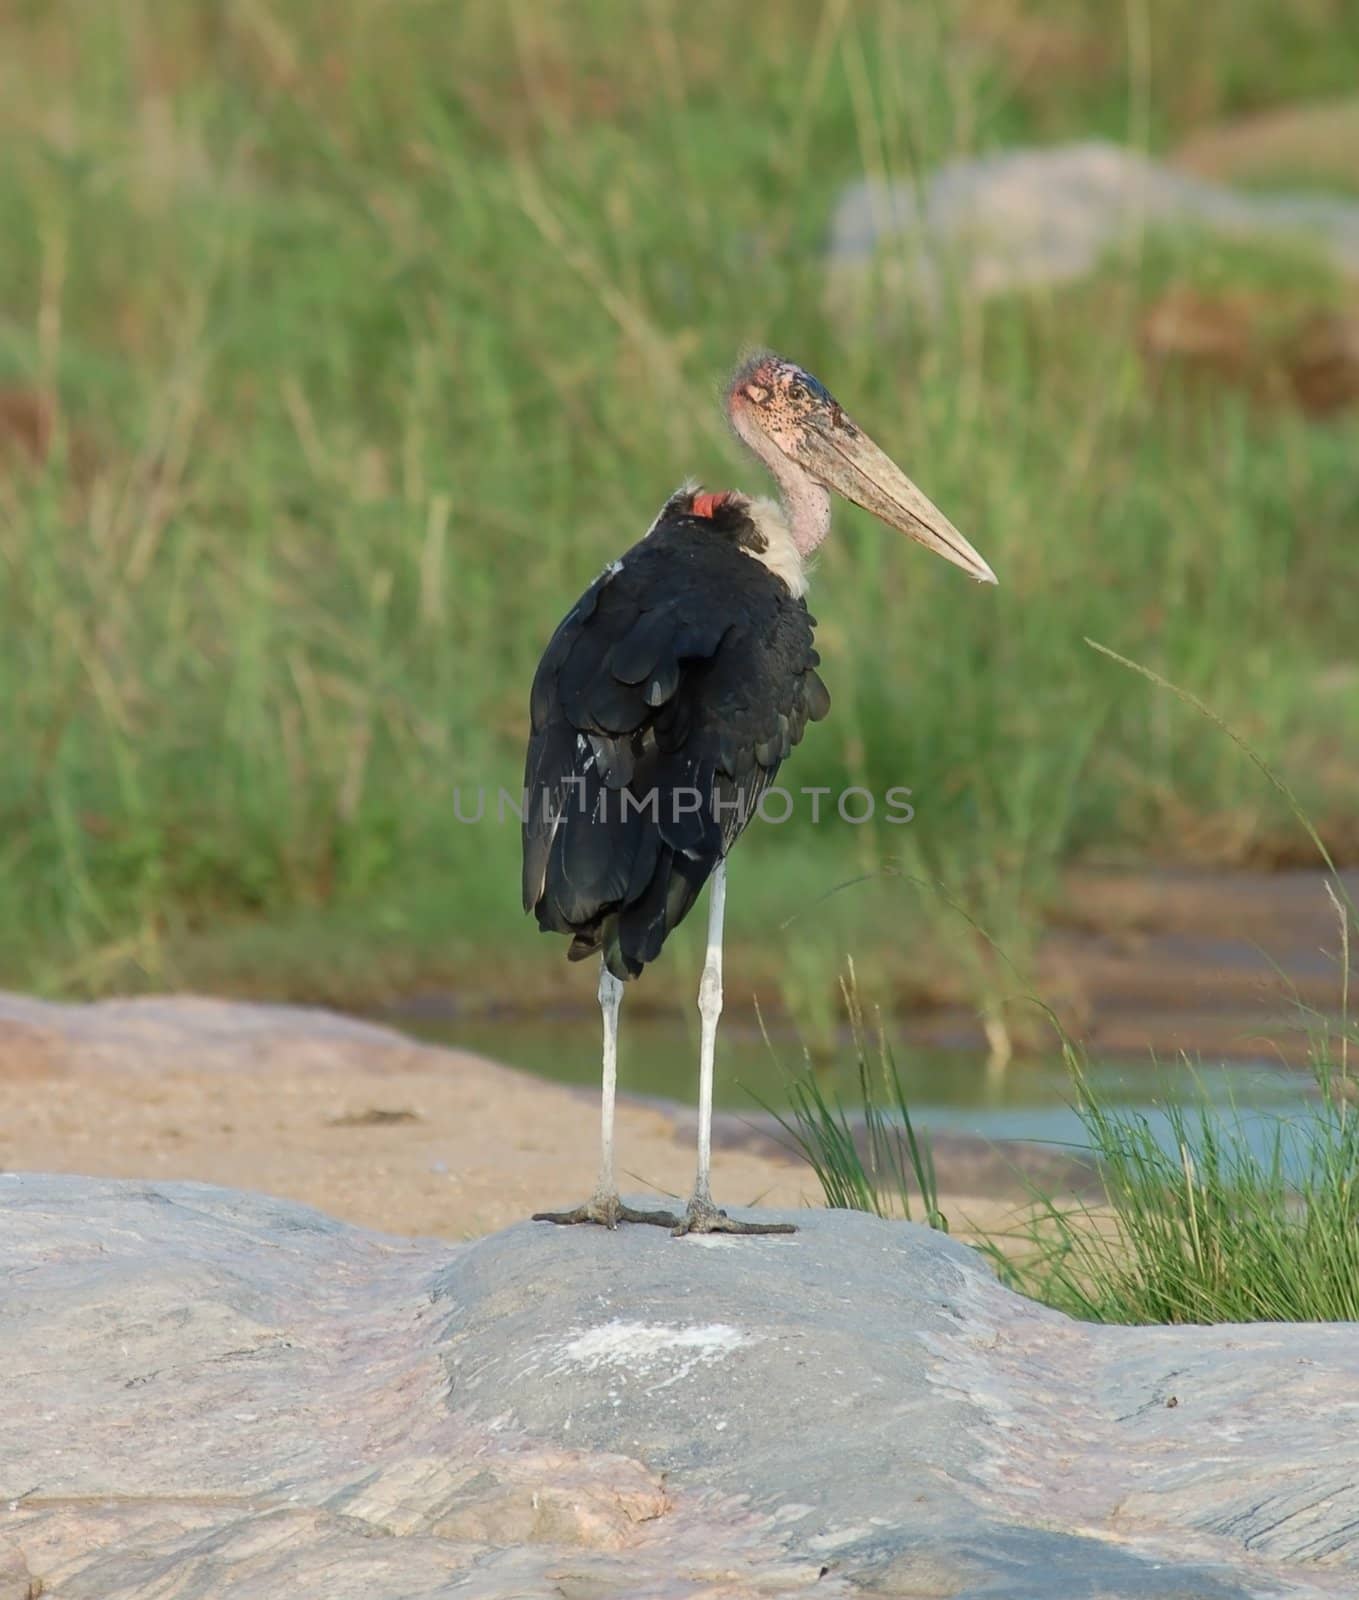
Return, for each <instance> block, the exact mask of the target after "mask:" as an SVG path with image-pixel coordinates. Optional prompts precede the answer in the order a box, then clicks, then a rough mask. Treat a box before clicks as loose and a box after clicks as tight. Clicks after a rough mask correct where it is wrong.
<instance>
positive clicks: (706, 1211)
mask: <svg viewBox="0 0 1359 1600" xmlns="http://www.w3.org/2000/svg"><path fill="white" fill-rule="evenodd" d="M726 908H727V864H726V862H725V861H719V862H718V864H717V866H716V868H715V869H714V870H713V875H712V877H711V878H710V879H709V880H708V954H707V958H706V959H705V961H704V963H703V977H702V978H701V979H700V980H699V986H698V1014H699V1017H700V1018H701V1019H702V1033H701V1036H700V1038H701V1043H700V1046H699V1049H700V1055H699V1063H698V1171H697V1173H696V1174H695V1176H694V1192H693V1194H692V1195H691V1196H690V1197H689V1204H688V1207H687V1208H686V1210H685V1213H684V1217H683V1219H682V1220H681V1221H680V1222H679V1224H678V1225H677V1226H676V1228H675V1232H676V1233H796V1232H797V1229H796V1228H794V1227H793V1225H792V1223H790V1222H737V1221H735V1220H733V1219H732V1218H731V1217H729V1216H728V1215H727V1213H726V1212H725V1211H719V1210H718V1208H717V1207H716V1206H715V1205H714V1204H713V1197H712V1190H711V1188H710V1187H709V1171H710V1168H711V1166H712V1133H713V1057H714V1054H715V1053H716V1047H717V1019H718V1018H719V1017H720V1016H721V1015H722V923H723V918H724V916H725V913H726Z"/></svg>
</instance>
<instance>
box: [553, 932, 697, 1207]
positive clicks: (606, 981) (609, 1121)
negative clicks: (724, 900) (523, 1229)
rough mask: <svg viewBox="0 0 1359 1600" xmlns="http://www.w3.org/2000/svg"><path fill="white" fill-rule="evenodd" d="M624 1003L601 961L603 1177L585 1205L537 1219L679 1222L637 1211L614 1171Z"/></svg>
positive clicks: (618, 986)
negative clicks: (628, 1202)
mask: <svg viewBox="0 0 1359 1600" xmlns="http://www.w3.org/2000/svg"><path fill="white" fill-rule="evenodd" d="M622 1004H623V985H622V983H621V982H620V981H619V980H618V979H617V978H615V977H614V975H613V973H611V972H610V971H609V969H608V968H607V967H606V966H605V965H604V963H603V961H602V960H601V961H600V963H599V1009H600V1011H601V1012H602V1013H603V1017H604V1072H603V1087H602V1090H601V1093H600V1129H599V1181H598V1183H596V1184H595V1192H594V1193H593V1194H592V1195H591V1196H590V1198H589V1199H588V1200H587V1201H586V1202H585V1204H584V1205H583V1206H576V1207H575V1208H574V1210H571V1211H538V1212H535V1213H534V1217H533V1220H534V1221H535V1222H597V1223H599V1224H600V1225H601V1226H603V1227H605V1228H616V1227H617V1226H618V1224H619V1223H620V1222H654V1223H657V1224H658V1225H659V1226H661V1227H663V1228H673V1227H676V1226H677V1225H678V1222H679V1219H678V1217H675V1216H673V1215H672V1214H671V1213H670V1212H669V1211H637V1210H635V1209H634V1208H633V1207H632V1206H625V1205H624V1204H623V1202H622V1200H621V1199H620V1198H619V1195H618V1181H617V1179H616V1178H615V1177H614V1171H613V1111H614V1100H615V1097H616V1094H617V1089H618V1012H619V1009H620V1007H621V1006H622Z"/></svg>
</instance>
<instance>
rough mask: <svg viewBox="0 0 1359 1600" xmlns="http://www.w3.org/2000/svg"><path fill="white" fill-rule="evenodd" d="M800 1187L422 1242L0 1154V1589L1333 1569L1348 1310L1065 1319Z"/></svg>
mask: <svg viewBox="0 0 1359 1600" xmlns="http://www.w3.org/2000/svg"><path fill="white" fill-rule="evenodd" d="M795 1220H796V1221H797V1223H798V1225H799V1229H800V1231H799V1232H798V1233H797V1234H796V1235H794V1236H792V1237H772V1238H756V1239H725V1238H721V1237H717V1238H713V1239H688V1240H674V1239H671V1238H670V1237H669V1236H668V1235H667V1234H665V1233H663V1232H662V1231H660V1230H657V1229H650V1228H632V1229H623V1230H620V1231H619V1232H618V1233H616V1234H607V1233H604V1232H602V1231H600V1230H595V1229H555V1228H552V1227H550V1226H547V1225H543V1224H537V1225H535V1224H531V1223H524V1224H521V1225H518V1226H516V1227H513V1228H511V1229H509V1230H508V1231H506V1232H504V1233H501V1234H497V1235H493V1236H491V1237H488V1238H485V1239H481V1240H478V1241H476V1242H475V1243H472V1244H469V1245H462V1246H457V1247H450V1246H446V1245H441V1244H438V1243H435V1242H430V1241H411V1240H404V1239H392V1238H388V1237H385V1236H382V1235H377V1234H372V1233H367V1232H365V1231H362V1230H359V1229H354V1228H350V1227H346V1226H344V1225H342V1224H339V1223H336V1222H333V1221H331V1220H330V1219H328V1218H326V1217H324V1216H322V1215H321V1214H319V1213H317V1212H313V1211H309V1210H307V1209H305V1208H303V1207H300V1206H296V1205H292V1204H289V1203H286V1202H283V1201H277V1200H271V1199H266V1198H263V1197H260V1196H253V1195H247V1194H239V1193H234V1192H232V1191H228V1190H222V1189H214V1188H210V1187H208V1186H205V1185H198V1184H145V1183H140V1184H139V1183H123V1182H111V1181H103V1180H86V1179H77V1178H55V1177H46V1176H36V1175H22V1174H12V1175H6V1176H3V1177H0V1238H3V1240H4V1243H3V1246H2V1247H0V1280H2V1281H3V1285H4V1290H3V1299H0V1393H3V1394H4V1396H5V1410H4V1421H3V1425H0V1596H3V1597H4V1600H10V1596H11V1595H14V1596H23V1595H25V1594H27V1593H30V1592H32V1593H36V1592H38V1589H39V1587H40V1588H41V1592H42V1593H44V1594H50V1595H58V1596H62V1597H69V1600H133V1597H139V1600H143V1597H152V1596H154V1597H156V1600H169V1597H174V1600H198V1597H202V1600H208V1597H211V1600H243V1597H247V1596H251V1597H253V1596H268V1595H274V1594H279V1593H285V1592H286V1593H287V1594H289V1595H290V1596H313V1595H314V1596H318V1597H320V1596H325V1597H326V1600H349V1597H351V1596H352V1597H354V1600H358V1597H360V1596H362V1597H363V1600H433V1597H442V1596H450V1597H451V1596H459V1597H462V1596H473V1597H487V1600H490V1597H498V1600H508V1597H510V1596H535V1597H536V1596H540V1595H541V1596H552V1597H565V1600H587V1597H589V1600H592V1597H596V1596H609V1595H618V1596H628V1597H634V1596H656V1597H665V1596H676V1597H681V1596H694V1597H697V1596H699V1595H704V1596H709V1597H713V1596H733V1597H734V1596H747V1595H794V1594H802V1593H806V1592H809V1591H814V1592H815V1593H816V1594H818V1595H852V1594H864V1595H879V1596H916V1597H921V1600H923V1597H943V1596H976V1597H979V1600H980V1597H990V1600H1021V1597H1022V1600H1034V1597H1043V1600H1049V1597H1051V1600H1114V1597H1123V1596H1129V1597H1132V1596H1138V1597H1141V1596H1147V1597H1159V1600H1172V1597H1173V1600H1191V1597H1193V1600H1244V1597H1256V1600H1263V1597H1266V1596H1270V1597H1273V1596H1321V1595H1351V1594H1353V1593H1355V1592H1356V1590H1357V1589H1359V1541H1357V1540H1356V1532H1355V1530H1356V1529H1359V1438H1357V1437H1356V1431H1355V1428H1354V1425H1353V1422H1352V1417H1353V1412H1354V1407H1355V1405H1356V1399H1355V1397H1356V1395H1359V1347H1357V1346H1356V1341H1355V1339H1354V1336H1353V1330H1352V1329H1351V1328H1349V1327H1327V1326H1289V1327H1284V1326H1276V1325H1258V1326H1252V1327H1218V1328H1180V1329H1136V1328H1101V1327H1091V1326H1086V1325H1083V1324H1078V1323H1074V1322H1071V1321H1070V1320H1068V1319H1067V1318H1064V1317H1062V1316H1060V1315H1058V1314H1057V1313H1055V1312H1051V1311H1048V1310H1045V1309H1044V1308H1042V1307H1039V1306H1036V1305H1034V1304H1033V1303H1031V1302H1029V1301H1026V1300H1023V1299H1021V1298H1019V1297H1017V1296H1015V1295H1013V1294H1011V1293H1009V1292H1008V1291H1007V1290H1005V1289H1004V1288H1003V1287H1002V1286H1001V1285H1000V1284H999V1283H998V1282H997V1281H996V1280H995V1278H994V1277H993V1276H992V1274H991V1273H990V1272H989V1271H988V1269H987V1268H986V1266H985V1264H984V1263H983V1262H982V1261H981V1259H980V1258H979V1257H978V1256H976V1255H975V1254H974V1253H973V1252H972V1251H970V1250H968V1249H967V1248H965V1247H964V1246H962V1245H959V1244H957V1243H955V1242H954V1241H951V1240H949V1239H947V1238H944V1237H942V1236H940V1235H937V1234H932V1233H930V1232H928V1231H927V1230H925V1229H923V1228H919V1227H913V1226H911V1225H908V1224H902V1223H887V1222H881V1221H878V1220H876V1219H874V1218H870V1217H866V1216H861V1215H858V1214H855V1213H845V1212H803V1213H799V1214H798V1215H797V1216H796V1218H795ZM1172 1402H1173V1403H1172Z"/></svg>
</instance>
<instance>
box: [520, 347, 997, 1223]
mask: <svg viewBox="0 0 1359 1600" xmlns="http://www.w3.org/2000/svg"><path fill="white" fill-rule="evenodd" d="M726 408H727V415H728V417H729V418H730V421H731V425H732V427H733V428H734V430H735V432H736V436H737V438H739V439H740V440H741V442H742V443H743V444H744V445H745V446H746V447H747V448H748V449H749V450H750V451H752V452H753V454H754V455H755V456H756V457H757V458H758V459H759V460H760V461H761V462H763V464H764V465H765V466H766V467H767V468H768V469H769V471H770V473H771V474H772V476H773V478H774V481H775V483H776V484H777V485H778V489H779V499H778V501H777V502H775V501H771V500H752V499H749V498H748V497H747V496H745V495H743V494H738V493H736V492H735V491H732V490H726V491H723V492H722V493H717V494H714V493H710V492H707V491H702V490H700V489H698V488H697V487H695V486H694V485H691V484H690V485H686V486H685V487H684V488H682V489H680V490H678V491H677V492H676V493H675V494H673V495H671V497H670V498H669V500H667V501H666V503H665V505H664V506H662V508H661V513H660V515H659V516H658V517H657V518H656V520H655V522H653V523H652V525H651V528H650V530H649V531H648V532H647V535H646V537H645V538H644V539H643V540H642V541H641V542H640V543H639V544H635V545H634V546H633V547H632V549H631V550H629V551H628V552H627V553H626V555H624V556H622V557H620V558H619V559H618V560H617V561H614V562H612V563H611V564H610V565H609V566H608V567H606V568H605V569H604V571H603V572H602V573H600V575H599V577H598V578H596V579H595V581H594V582H593V583H592V584H591V585H590V587H589V588H588V589H587V590H586V591H585V593H584V594H583V595H582V596H581V598H580V599H579V600H578V601H577V602H576V604H575V605H574V606H573V607H572V608H571V611H570V612H569V613H568V614H567V616H566V618H565V619H564V621H563V622H562V624H561V626H560V627H559V628H558V629H557V631H556V633H555V634H554V635H553V636H552V641H551V643H550V644H549V645H548V647H547V651H546V653H545V654H544V656H543V659H542V661H541V662H540V664H539V666H538V671H537V673H536V674H535V676H534V680H533V690H532V695H531V706H530V712H531V720H532V731H531V733H530V736H529V744H528V759H527V763H526V767H525V787H526V810H525V815H524V908H525V910H526V911H527V910H532V911H533V912H535V913H536V915H537V919H538V926H539V927H540V928H541V929H542V930H543V931H544V932H549V933H564V934H569V935H570V936H571V948H570V952H569V954H570V956H571V958H572V959H573V960H582V959H584V958H585V957H586V956H590V955H594V954H596V953H598V954H599V956H600V974H599V1004H600V1009H601V1010H602V1012H603V1017H604V1065H603V1118H602V1124H603V1125H602V1137H601V1156H600V1167H599V1182H598V1186H597V1187H596V1189H595V1192H594V1194H593V1195H592V1196H591V1198H590V1199H589V1200H588V1201H586V1203H585V1204H584V1205H582V1206H578V1207H577V1208H576V1209H574V1210H572V1211H561V1212H540V1213H538V1215H537V1217H535V1221H546V1222H560V1223H568V1222H596V1223H602V1224H603V1225H604V1226H606V1227H610V1228H612V1227H615V1226H617V1224H618V1223H619V1222H620V1221H626V1222H651V1223H658V1224H660V1225H662V1226H665V1227H669V1228H672V1229H673V1230H674V1231H675V1232H676V1233H691V1232H694V1233H709V1232H723V1233H768V1232H775V1231H777V1232H785V1231H792V1230H791V1229H790V1228H788V1227H787V1225H786V1224H784V1225H776V1224H762V1223H746V1222H738V1221H736V1220H734V1219H732V1218H729V1217H728V1216H727V1215H726V1213H725V1212H723V1211H720V1210H718V1209H717V1207H716V1206H715V1205H714V1204H713V1200H712V1196H711V1194H710V1192H709V1178H708V1170H709V1155H710V1144H711V1123H712V1094H713V1047H714V1042H715V1038H716V1033H717V1019H718V1016H719V1014H720V1012H721V1009H722V914H723V907H724V902H725V898H726V859H727V853H728V851H729V850H730V849H731V847H732V845H733V844H735V842H736V840H737V838H738V837H739V836H740V834H741V832H742V830H743V829H744V828H745V826H746V824H747V822H749V820H750V818H751V816H752V814H753V813H754V811H755V808H756V806H757V804H758V803H759V799H760V796H761V795H762V794H763V792H764V791H765V790H766V789H767V788H768V787H769V785H770V784H771V783H772V782H773V781H774V776H775V774H776V773H777V772H778V770H779V764H780V762H782V761H783V759H784V758H785V757H786V756H787V755H788V753H789V751H790V750H791V749H792V748H793V746H794V745H795V744H797V742H798V741H799V739H801V737H802V734H803V730H804V729H805V728H806V725H807V723H808V722H815V721H818V720H819V719H820V718H822V717H824V716H825V715H826V713H827V711H828V710H829V709H830V696H829V695H828V694H827V692H826V688H825V685H824V684H823V683H822V682H821V679H820V678H819V677H818V676H817V673H816V668H817V665H818V662H819V658H818V656H817V653H816V651H815V650H814V649H813V648H812V628H813V626H814V623H815V618H813V617H812V616H811V615H810V614H809V613H808V610H807V605H806V602H805V600H804V599H803V596H804V594H805V592H806V588H807V563H808V560H809V558H810V557H811V556H812V555H813V553H814V552H815V551H816V549H817V548H818V546H819V545H820V544H821V542H822V541H823V540H824V539H825V537H826V534H827V533H828V532H829V530H830V511H831V501H830V491H831V490H832V489H833V490H835V491H836V493H837V494H841V495H843V496H844V497H845V498H846V499H847V500H852V501H853V502H854V503H855V504H856V505H860V506H863V507H864V508H865V509H866V510H868V511H871V512H872V513H873V514H874V516H876V517H878V518H879V519H880V520H881V521H883V522H885V523H887V524H889V525H890V526H891V527H894V528H898V529H900V530H901V532H903V533H906V534H909V535H910V537H911V538H913V539H915V540H917V541H918V542H919V543H920V544H923V545H924V546H925V547H926V548H927V549H929V550H933V551H934V552H935V553H936V554H937V555H941V556H943V557H944V558H945V560H947V561H951V562H953V564H954V565H955V566H959V567H961V568H962V569H963V571H964V572H966V573H968V574H969V575H970V576H971V577H973V578H976V579H977V580H979V581H980V582H982V583H994V582H995V581H996V579H995V574H994V573H993V572H992V571H991V569H990V567H988V566H987V564H986V562H985V561H983V560H982V558H981V557H980V556H979V555H978V554H977V552H976V551H975V550H974V549H973V548H972V546H971V545H970V544H969V543H968V542H967V540H966V539H964V538H963V536H962V535H961V534H960V533H959V532H958V531H957V529H956V528H954V527H953V525H952V524H951V523H950V522H949V520H948V518H947V517H945V516H943V515H942V513H941V512H939V511H938V510H936V508H935V507H934V506H933V505H931V504H930V502H929V501H928V500H927V499H926V498H925V496H924V495H923V494H921V492H920V490H919V489H917V488H916V486H915V485H914V484H913V483H912V482H911V481H910V479H909V478H907V477H906V475H905V474H904V473H903V472H902V471H901V470H900V468H898V467H897V466H896V465H895V464H894V463H893V462H892V461H890V460H889V459H888V457H887V456H886V455H884V453H883V452H882V451H881V450H880V449H879V448H878V447H877V445H875V444H874V443H873V441H872V440H871V439H870V438H869V437H868V435H867V434H866V433H864V432H863V430H862V429H861V428H859V427H857V426H856V425H855V424H854V423H853V422H852V421H851V420H850V419H849V417H848V416H846V415H845V413H844V411H843V410H841V408H840V406H839V405H838V404H837V403H836V401H835V400H834V399H833V398H832V397H831V395H830V394H829V393H827V391H826V389H825V388H824V387H823V386H822V385H821V384H820V383H818V382H817V380H816V379H815V378H813V377H812V376H811V374H810V373H808V372H804V371H803V370H802V368H801V367H798V366H796V365H794V363H793V362H791V361H786V360H784V359H783V358H782V357H780V356H776V355H772V354H768V353H765V354H761V355H757V356H755V357H753V358H751V359H750V360H748V361H747V362H745V364H744V365H743V366H742V367H741V368H740V369H739V371H738V372H737V373H736V376H735V377H734V378H733V379H732V381H731V384H730V386H729V387H728V389H727V395H726ZM710 878H711V880H712V887H711V889H710V891H709V897H708V951H707V959H706V961H705V963H704V967H703V977H702V981H701V984H700V986H699V994H698V1007H699V1014H700V1016H701V1019H702V1031H701V1047H700V1057H699V1100H698V1170H697V1175H696V1177H695V1180H694V1192H693V1194H692V1196H691V1197H690V1200H689V1204H688V1207H687V1209H686V1210H685V1213H684V1215H683V1217H676V1216H674V1215H672V1214H671V1213H670V1212H668V1211H650V1210H648V1211H639V1210H636V1209H634V1208H632V1207H630V1206H625V1205H624V1204H623V1203H622V1201H621V1199H620V1198H619V1194H618V1186H617V1183H616V1181H615V1178H614V1163H613V1115H614V1090H615V1083H616V1075H617V1048H618V1012H619V1007H620V1004H621V1001H622V996H623V985H624V984H625V983H626V982H627V981H628V980H629V979H631V978H635V977H637V976H638V974H639V973H640V972H641V971H642V968H643V967H644V966H645V965H646V964H647V962H648V961H654V960H655V959H656V957H657V956H658V955H659V954H660V953H661V946H662V945H663V944H664V943H665V940H666V936H667V935H668V934H669V933H670V931H671V929H673V928H675V927H676V926H677V925H678V924H679V923H680V922H681V921H682V920H683V918H684V917H685V915H686V914H687V913H688V911H689V909H690V907H691V906H692V905H693V903H694V901H695V900H696V899H697V898H698V895H699V891H700V890H701V889H702V888H703V885H704V884H705V883H706V882H708V880H709V879H710Z"/></svg>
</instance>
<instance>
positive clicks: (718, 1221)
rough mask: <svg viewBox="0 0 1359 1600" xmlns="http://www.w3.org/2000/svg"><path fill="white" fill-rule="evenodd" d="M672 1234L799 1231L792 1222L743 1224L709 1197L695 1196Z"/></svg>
mask: <svg viewBox="0 0 1359 1600" xmlns="http://www.w3.org/2000/svg"><path fill="white" fill-rule="evenodd" d="M671 1232H672V1233H674V1234H675V1236H676V1237H677V1238H682V1237H683V1236H684V1235H685V1234H686V1233H796V1232H797V1229H796V1228H795V1227H794V1226H793V1224H792V1223H791V1222H742V1221H740V1219H739V1218H737V1217H729V1216H728V1215H727V1213H726V1212H725V1211H722V1210H719V1208H718V1207H717V1206H715V1205H714V1204H713V1202H712V1200H711V1199H710V1198H709V1197H708V1196H707V1195H695V1196H694V1197H693V1199H692V1200H690V1202H689V1205H688V1207H687V1208H686V1210H685V1213H684V1215H683V1217H682V1218H680V1220H679V1221H678V1222H677V1223H676V1224H675V1226H674V1227H673V1228H672V1229H671Z"/></svg>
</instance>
